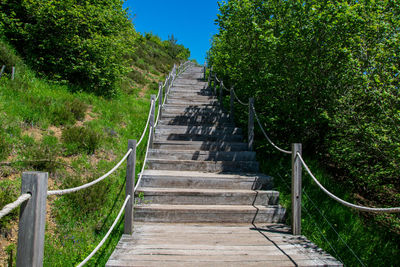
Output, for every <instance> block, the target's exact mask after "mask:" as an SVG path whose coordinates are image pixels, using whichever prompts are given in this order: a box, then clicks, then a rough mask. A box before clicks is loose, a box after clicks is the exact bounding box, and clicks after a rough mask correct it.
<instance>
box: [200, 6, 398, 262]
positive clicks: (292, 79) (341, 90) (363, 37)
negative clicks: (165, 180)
mask: <svg viewBox="0 0 400 267" xmlns="http://www.w3.org/2000/svg"><path fill="white" fill-rule="evenodd" d="M219 5H220V14H219V15H218V19H217V21H216V22H217V23H218V25H219V27H220V28H219V32H218V34H216V35H215V36H214V38H213V42H212V48H211V50H210V51H209V54H208V60H209V65H212V66H213V67H214V71H216V72H217V74H218V76H219V77H220V78H222V79H223V80H224V83H225V85H226V86H227V87H230V86H234V87H235V91H236V92H237V94H238V96H239V98H241V99H242V100H246V99H248V98H249V97H253V96H254V97H255V107H256V110H257V112H258V114H259V117H260V120H261V122H262V124H264V125H265V128H266V130H267V132H268V134H269V135H270V137H271V139H272V140H274V141H275V142H276V143H277V144H278V145H279V146H281V147H283V148H286V149H289V144H290V143H295V142H301V143H303V146H304V153H305V154H306V155H307V154H314V155H315V156H316V157H317V158H318V160H319V161H320V162H323V163H324V164H325V168H326V169H328V170H329V171H330V173H332V174H335V175H334V179H336V181H341V183H342V184H344V185H346V186H347V187H345V188H346V189H348V191H349V192H353V193H356V194H357V196H359V197H358V198H357V199H356V200H357V201H358V202H359V203H360V204H364V205H367V206H392V207H393V206H400V180H399V177H400V168H399V165H400V150H399V148H400V139H399V134H398V133H399V130H400V97H399V77H400V71H399V65H400V57H399V55H400V47H399V45H398V44H399V43H400V35H399V31H398V30H399V28H400V11H399V10H400V3H399V2H398V1H386V0H383V1H317V0H311V1H297V0H296V1H284V0H279V1H261V0H255V1H254V0H230V1H223V2H220V3H219ZM235 118H236V119H237V121H238V122H239V124H241V125H243V126H244V127H245V123H246V122H247V107H242V106H241V105H237V106H235ZM257 128H258V127H256V129H257ZM257 130H258V129H257ZM256 134H257V135H258V137H259V140H260V141H258V142H257V144H256V145H257V149H258V151H259V152H261V153H263V155H265V154H266V153H267V152H266V148H270V146H269V144H267V141H266V140H265V139H264V137H263V136H262V134H261V132H260V131H259V130H258V132H257V133H256ZM267 151H271V150H270V149H268V150H267ZM273 153H274V152H272V153H271V154H273ZM328 166H329V167H328ZM335 186H337V185H336V184H334V183H333V185H332V187H331V188H334V187H335ZM315 190H317V189H315ZM342 190H343V189H342ZM339 191H340V190H339ZM320 199H321V196H316V197H315V198H314V201H315V200H317V201H318V202H319V201H320ZM330 207H332V206H330ZM335 211H337V213H336V214H332V216H331V217H330V218H331V219H333V220H338V221H339V222H338V225H339V224H340V227H344V228H346V224H351V223H350V222H349V221H340V219H341V218H340V216H342V214H343V213H344V211H343V210H342V209H339V208H334V209H333V210H332V212H333V213H334V212H335ZM345 216H350V215H349V214H346V215H345ZM307 220H308V219H307V218H305V221H307ZM355 221H357V223H355V224H362V223H363V221H361V220H360V221H358V219H357V220H355ZM367 221H369V222H371V221H372V222H378V223H376V225H379V224H380V225H383V226H384V227H385V228H384V229H385V230H384V231H387V232H389V233H390V234H391V235H393V236H395V238H398V234H399V233H400V227H399V225H400V217H399V216H398V215H385V216H375V215H370V217H369V220H367ZM342 224H344V225H342ZM354 227H355V228H356V229H358V230H357V231H358V232H359V233H360V238H359V240H363V241H362V242H357V240H354V241H352V242H354V247H361V248H363V249H364V250H365V251H367V253H372V252H371V248H373V246H372V245H370V246H368V245H367V246H365V244H364V243H368V240H374V241H373V242H375V240H379V239H380V240H379V241H376V243H378V244H380V245H378V246H376V247H375V248H376V249H375V250H378V249H379V248H381V247H382V248H385V250H386V249H387V250H386V251H387V254H388V255H391V256H390V257H391V258H390V260H388V261H387V262H386V264H383V263H381V262H379V260H378V261H374V259H372V258H371V257H368V255H366V254H365V253H363V254H362V255H363V257H365V259H367V260H366V262H367V263H370V264H367V265H380V264H381V265H392V264H391V262H390V261H392V262H394V259H396V260H398V255H396V253H394V252H393V251H392V250H393V248H396V247H393V244H392V243H390V242H389V239H390V235H387V236H385V235H381V236H379V237H377V239H375V238H373V237H372V236H370V235H369V234H366V233H364V232H363V231H362V229H364V228H362V227H359V226H357V225H355V226H354ZM309 229H313V231H314V232H315V231H316V230H317V229H316V228H315V227H314V228H312V227H311V228H309ZM313 231H309V232H308V233H309V235H310V236H313V235H314V234H313ZM342 231H343V232H344V233H346V231H350V230H349V229H343V230H342ZM365 231H367V232H370V230H365ZM377 231H378V230H376V231H375V232H377ZM364 234H365V235H366V236H367V237H366V238H364ZM361 236H363V237H362V238H361ZM332 238H335V237H334V236H333V237H332ZM386 241H387V242H388V243H385V242H386ZM321 243H326V242H325V241H322V242H321ZM388 244H389V245H388ZM368 251H369V252H368ZM397 252H398V251H397ZM360 254H361V252H360ZM370 255H371V254H370ZM382 255H383V256H381V257H380V259H383V258H385V254H382ZM350 257H351V256H346V257H345V258H347V259H348V258H350ZM396 257H397V258H396ZM352 264H353V265H357V261H352V260H351V261H350V265H352ZM394 265H396V264H394Z"/></svg>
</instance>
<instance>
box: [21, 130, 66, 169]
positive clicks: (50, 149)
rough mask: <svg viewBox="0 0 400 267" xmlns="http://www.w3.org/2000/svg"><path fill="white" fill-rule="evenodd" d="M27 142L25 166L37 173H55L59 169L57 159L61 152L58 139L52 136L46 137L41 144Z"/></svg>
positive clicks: (24, 154) (24, 152)
mask: <svg viewBox="0 0 400 267" xmlns="http://www.w3.org/2000/svg"><path fill="white" fill-rule="evenodd" d="M26 140H27V143H26V148H25V149H24V150H23V156H24V160H25V161H24V162H23V164H24V165H25V166H26V167H29V168H30V169H34V170H37V171H48V172H53V171H54V170H55V169H56V168H57V162H56V160H55V159H56V157H57V155H58V153H59V151H60V149H59V145H58V140H57V138H56V137H54V136H50V135H49V136H44V137H43V139H42V142H41V143H40V144H37V143H35V142H34V141H32V140H29V139H26Z"/></svg>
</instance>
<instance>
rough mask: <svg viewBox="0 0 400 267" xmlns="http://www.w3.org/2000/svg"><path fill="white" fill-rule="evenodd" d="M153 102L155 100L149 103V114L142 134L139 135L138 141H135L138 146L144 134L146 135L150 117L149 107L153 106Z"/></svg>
mask: <svg viewBox="0 0 400 267" xmlns="http://www.w3.org/2000/svg"><path fill="white" fill-rule="evenodd" d="M154 103H155V102H154V101H153V100H152V101H151V104H150V110H149V116H148V117H147V122H146V126H145V127H144V130H143V133H142V136H141V137H140V139H139V142H137V144H136V147H138V146H139V145H140V143H141V142H142V141H143V138H144V136H145V135H146V130H147V127H148V126H149V122H150V117H151V109H152V108H153V105H154Z"/></svg>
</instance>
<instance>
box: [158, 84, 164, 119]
mask: <svg viewBox="0 0 400 267" xmlns="http://www.w3.org/2000/svg"><path fill="white" fill-rule="evenodd" d="M162 85H163V84H162V82H159V83H158V93H159V97H160V98H159V100H158V101H159V102H158V108H159V109H160V113H159V115H158V116H159V118H158V119H161V114H162V105H163V87H162Z"/></svg>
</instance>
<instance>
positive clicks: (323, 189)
mask: <svg viewBox="0 0 400 267" xmlns="http://www.w3.org/2000/svg"><path fill="white" fill-rule="evenodd" d="M296 156H297V157H299V159H300V161H301V163H302V164H303V166H304V168H305V169H306V171H307V172H308V174H309V175H310V176H311V178H312V179H313V180H314V182H315V183H316V184H317V185H318V186H319V188H321V190H322V191H324V193H325V194H327V195H328V196H329V197H331V198H333V199H334V200H336V201H337V202H339V203H341V204H342V205H345V206H347V207H350V208H353V209H357V210H361V211H369V212H388V213H396V212H400V207H394V208H371V207H365V206H360V205H355V204H352V203H350V202H347V201H345V200H343V199H341V198H339V197H337V196H335V195H334V194H332V193H331V192H329V191H328V190H327V189H326V188H325V187H323V186H322V184H321V183H320V182H319V181H318V180H317V178H315V176H314V175H313V174H312V172H311V170H310V168H308V166H307V164H306V163H305V162H304V160H303V158H302V157H301V155H300V153H297V154H296Z"/></svg>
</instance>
